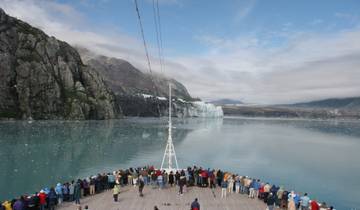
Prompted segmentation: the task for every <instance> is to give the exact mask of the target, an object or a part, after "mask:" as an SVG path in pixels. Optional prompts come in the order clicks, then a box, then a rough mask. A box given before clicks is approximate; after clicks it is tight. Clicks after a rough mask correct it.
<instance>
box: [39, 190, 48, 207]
mask: <svg viewBox="0 0 360 210" xmlns="http://www.w3.org/2000/svg"><path fill="white" fill-rule="evenodd" d="M38 196H39V205H40V210H45V206H46V194H45V191H44V190H40V193H39V195H38Z"/></svg>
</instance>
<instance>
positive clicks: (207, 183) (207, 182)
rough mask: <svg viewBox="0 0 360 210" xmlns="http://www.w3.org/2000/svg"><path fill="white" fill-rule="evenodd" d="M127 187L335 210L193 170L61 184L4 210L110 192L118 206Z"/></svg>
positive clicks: (255, 183) (266, 186) (144, 170)
mask: <svg viewBox="0 0 360 210" xmlns="http://www.w3.org/2000/svg"><path fill="white" fill-rule="evenodd" d="M126 185H131V186H134V187H138V189H139V196H141V197H142V196H143V189H144V187H145V186H147V185H150V186H153V188H155V187H156V188H159V189H164V188H167V187H174V186H177V187H178V189H179V191H178V194H179V195H180V196H181V195H183V193H184V192H186V188H187V187H196V186H197V187H203V188H221V196H220V197H221V199H226V198H227V197H228V196H229V195H231V196H236V195H237V194H243V195H246V196H247V197H248V198H249V199H259V200H262V201H263V202H264V203H266V205H267V208H268V209H269V210H272V209H274V208H275V207H276V208H281V209H288V210H310V209H311V210H332V209H334V208H333V207H332V206H327V205H326V203H321V204H319V203H318V201H317V200H316V199H315V198H312V199H310V197H309V195H308V194H307V193H304V194H302V193H296V192H295V191H288V190H286V189H285V188H284V187H282V186H276V185H272V184H270V183H267V182H262V181H261V180H259V179H255V178H250V177H248V176H240V175H238V174H233V173H230V172H225V171H222V170H214V169H204V168H202V167H196V166H193V167H188V168H187V169H184V170H179V171H175V172H173V171H171V172H169V173H168V172H166V171H165V170H164V171H161V170H157V169H155V168H154V167H153V166H147V167H139V168H129V169H125V170H122V169H120V170H118V171H114V172H112V173H103V174H98V175H96V176H90V177H88V178H85V179H78V180H76V181H75V180H73V181H71V182H66V183H63V184H61V183H58V184H57V185H56V186H55V187H50V188H44V189H42V190H40V191H39V192H35V193H34V194H32V195H23V196H21V197H19V198H17V199H13V200H11V201H4V202H2V205H1V208H0V210H39V209H40V210H45V209H49V210H52V209H55V207H56V206H57V205H61V203H63V202H75V203H76V204H78V205H80V204H81V198H83V197H86V196H91V195H94V194H98V193H101V192H103V191H106V190H112V192H113V198H114V202H118V195H119V193H120V189H121V187H123V186H126ZM196 202H197V200H196ZM87 208H88V207H87V206H86V209H87ZM156 208H157V207H156ZM199 208H200V207H199Z"/></svg>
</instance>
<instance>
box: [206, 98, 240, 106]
mask: <svg viewBox="0 0 360 210" xmlns="http://www.w3.org/2000/svg"><path fill="white" fill-rule="evenodd" d="M210 103H212V104H215V105H218V106H223V105H230V104H232V105H235V104H244V103H243V102H242V101H239V100H233V99H226V98H224V99H219V100H214V101H210Z"/></svg>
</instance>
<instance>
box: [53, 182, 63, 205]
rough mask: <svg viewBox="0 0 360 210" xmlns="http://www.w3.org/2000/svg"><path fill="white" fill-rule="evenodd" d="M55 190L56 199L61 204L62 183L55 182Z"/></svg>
mask: <svg viewBox="0 0 360 210" xmlns="http://www.w3.org/2000/svg"><path fill="white" fill-rule="evenodd" d="M55 192H56V195H57V199H58V204H61V203H62V201H63V198H64V196H63V189H62V185H61V184H60V183H57V185H56V187H55Z"/></svg>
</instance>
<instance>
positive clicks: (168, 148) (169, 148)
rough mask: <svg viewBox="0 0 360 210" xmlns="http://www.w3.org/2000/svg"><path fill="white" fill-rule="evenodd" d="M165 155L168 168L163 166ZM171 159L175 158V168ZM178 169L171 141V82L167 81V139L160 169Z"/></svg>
mask: <svg viewBox="0 0 360 210" xmlns="http://www.w3.org/2000/svg"><path fill="white" fill-rule="evenodd" d="M166 157H167V159H168V168H165V167H164V163H165V159H166ZM173 159H174V160H175V164H176V168H173ZM178 169H179V166H178V162H177V159H176V153H175V147H174V144H173V141H172V122H171V84H170V83H169V135H168V140H167V144H166V147H165V152H164V156H163V160H162V162H161V170H167V171H172V170H178Z"/></svg>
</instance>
